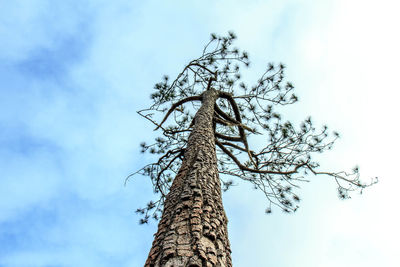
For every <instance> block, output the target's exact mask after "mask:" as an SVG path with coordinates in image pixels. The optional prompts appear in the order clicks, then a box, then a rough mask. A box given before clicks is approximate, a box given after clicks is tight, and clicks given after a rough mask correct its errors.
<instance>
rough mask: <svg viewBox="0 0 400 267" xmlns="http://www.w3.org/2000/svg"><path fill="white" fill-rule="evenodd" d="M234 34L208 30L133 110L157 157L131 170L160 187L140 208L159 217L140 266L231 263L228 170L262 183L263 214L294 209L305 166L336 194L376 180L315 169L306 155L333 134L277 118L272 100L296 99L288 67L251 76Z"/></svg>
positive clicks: (147, 148) (146, 147)
mask: <svg viewBox="0 0 400 267" xmlns="http://www.w3.org/2000/svg"><path fill="white" fill-rule="evenodd" d="M235 39H236V36H235V34H234V33H232V32H230V33H229V34H228V36H225V37H221V36H217V35H215V34H212V35H211V40H210V41H209V42H208V44H207V45H206V46H205V47H204V50H203V52H202V54H201V56H200V57H199V58H197V59H194V60H192V61H190V62H189V63H188V64H187V65H186V66H185V67H184V68H183V70H182V71H181V72H180V73H179V74H178V75H177V77H176V78H175V79H174V80H170V79H169V77H168V76H164V78H163V80H162V81H161V82H159V83H157V84H156V85H155V90H156V91H155V93H153V94H152V95H151V98H152V100H153V101H154V103H153V105H152V106H151V107H150V108H148V109H145V110H141V111H139V112H138V113H139V114H140V115H141V116H143V117H144V118H146V119H147V120H149V121H150V122H151V123H153V124H154V125H155V126H156V128H155V130H161V132H162V136H160V137H158V138H156V139H155V142H154V143H152V144H146V143H142V144H141V148H142V152H143V153H144V152H149V153H151V154H157V155H159V156H158V160H157V161H156V162H154V163H151V164H148V165H146V166H144V167H143V168H141V169H140V170H139V171H138V172H136V173H134V174H142V175H145V176H149V177H150V180H151V182H152V184H153V188H154V193H156V195H157V196H158V198H157V200H154V201H150V202H149V203H148V204H147V206H146V207H144V208H140V209H138V210H137V212H138V213H139V214H141V215H142V218H141V220H140V223H147V222H148V220H149V218H150V217H153V218H154V219H159V218H161V221H160V223H159V226H158V232H157V233H156V235H155V239H154V242H153V246H152V249H151V251H150V253H149V257H148V259H147V261H146V264H145V266H154V267H155V266H175V267H177V266H192V267H194V266H199V267H200V266H201V267H204V266H232V265H231V258H230V248H229V241H228V236H227V219H226V216H225V212H224V210H223V206H222V200H221V183H222V189H223V190H228V189H229V187H230V186H231V185H233V183H234V182H233V180H225V179H226V177H232V178H239V179H242V180H245V181H248V182H250V183H252V184H253V185H254V188H256V189H259V190H261V191H262V192H263V193H264V194H265V197H266V199H267V201H268V205H267V208H266V212H267V213H270V212H271V210H272V207H273V206H276V207H278V208H280V209H282V210H283V211H285V212H294V211H296V210H297V209H298V207H299V206H298V203H299V201H300V197H299V195H298V192H297V191H298V188H299V184H300V183H302V182H304V181H307V180H306V179H307V178H306V177H308V176H309V175H310V174H312V175H327V176H330V177H332V178H333V179H334V180H335V181H336V183H337V186H338V193H339V197H340V198H343V199H345V198H349V194H348V193H349V192H350V191H355V190H359V191H362V190H363V189H364V188H365V187H367V186H369V185H371V184H373V183H375V182H376V181H375V180H374V181H372V182H371V183H369V184H366V183H362V182H361V181H360V178H359V172H358V168H357V167H356V168H354V169H353V170H352V171H350V172H344V171H340V172H331V171H322V170H320V169H319V163H318V162H317V161H316V160H314V158H313V156H314V155H315V154H316V153H322V152H324V151H326V150H329V149H331V148H332V145H333V144H334V142H335V141H336V140H337V138H338V137H339V134H338V133H336V132H333V133H332V134H330V133H328V127H327V126H323V127H322V128H321V129H319V130H317V129H316V128H315V127H314V125H313V123H312V120H311V118H307V119H305V120H304V121H303V122H302V123H301V124H300V126H299V127H295V126H294V125H293V123H291V122H289V121H284V120H283V119H282V116H281V115H280V114H279V113H278V112H277V111H276V110H275V109H274V107H275V106H285V105H290V104H293V103H295V102H296V101H297V100H298V98H297V96H296V95H295V94H294V93H293V90H294V86H293V85H292V84H291V83H290V82H287V81H285V77H284V71H285V66H284V65H283V64H279V65H274V64H269V65H268V67H267V69H266V71H265V72H264V73H263V74H262V75H261V77H260V78H259V79H258V81H257V83H256V84H255V85H252V86H250V85H248V84H247V83H245V82H243V81H242V76H241V72H240V70H241V67H243V66H244V67H249V65H250V61H249V57H248V54H247V53H246V52H244V51H241V50H239V49H238V48H235V47H234V46H233V42H234V40H235ZM157 114H162V116H163V117H162V119H161V118H160V119H157ZM256 135H261V136H263V137H264V138H265V139H266V140H265V141H266V142H265V144H264V146H261V147H257V146H254V145H253V144H252V143H256V144H258V143H259V142H249V139H250V138H252V136H256ZM134 174H132V175H134ZM219 174H221V179H220V177H219ZM128 178H129V177H128Z"/></svg>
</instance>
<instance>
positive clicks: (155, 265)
mask: <svg viewBox="0 0 400 267" xmlns="http://www.w3.org/2000/svg"><path fill="white" fill-rule="evenodd" d="M216 99H217V92H216V91H215V90H214V89H209V90H207V91H205V92H204V93H203V98H202V106H201V107H200V109H199V110H198V112H197V113H196V115H195V118H194V120H195V125H194V127H193V130H192V132H191V133H190V136H189V140H188V144H187V147H186V151H185V154H184V160H183V162H182V166H181V168H180V170H179V172H178V174H177V176H176V177H175V179H174V181H173V183H172V186H171V189H170V192H169V193H168V194H167V196H166V200H165V203H164V210H163V215H162V218H161V220H160V222H159V225H158V231H157V233H156V234H155V238H154V241H153V245H152V248H151V250H150V253H149V256H148V258H147V261H146V263H145V267H231V266H232V262H231V256H230V252H231V250H230V245H229V240H228V232H227V223H228V220H227V217H226V215H225V211H224V208H223V205H222V198H221V182H220V180H219V175H218V168H217V157H216V152H215V136H214V129H213V121H212V119H213V114H214V104H215V101H216Z"/></svg>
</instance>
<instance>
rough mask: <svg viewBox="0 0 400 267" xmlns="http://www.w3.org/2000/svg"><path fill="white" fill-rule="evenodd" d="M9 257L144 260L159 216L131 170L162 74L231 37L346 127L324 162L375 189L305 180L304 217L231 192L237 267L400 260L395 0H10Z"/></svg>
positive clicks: (321, 114) (1, 160) (0, 54)
mask: <svg viewBox="0 0 400 267" xmlns="http://www.w3.org/2000/svg"><path fill="white" fill-rule="evenodd" d="M0 7H1V8H0V129H1V131H0V170H1V174H0V266H2V267H3V266H4V267H11V266H21V267H22V266H38V267H39V266H40V267H41V266H48V267H50V266H132V267H137V266H143V263H144V261H145V259H146V257H147V253H148V251H149V249H150V246H151V242H152V237H153V233H154V232H155V231H156V224H155V223H152V224H150V225H146V226H139V225H138V223H137V221H138V217H137V216H136V215H135V214H134V210H135V209H136V208H137V207H138V206H141V205H143V204H144V203H146V201H147V200H148V199H149V194H151V188H150V183H149V182H148V181H146V180H145V178H143V177H135V178H134V179H132V180H131V181H130V182H129V183H128V185H127V186H126V187H124V179H125V177H126V176H127V175H128V174H130V173H131V172H133V171H135V170H136V169H138V168H139V167H140V166H142V165H143V164H145V163H146V162H149V161H151V160H152V159H151V158H150V157H149V156H143V155H142V154H140V153H139V150H140V149H139V143H140V142H142V141H150V140H151V138H152V136H154V133H153V131H152V126H151V125H149V124H148V123H147V122H146V121H144V120H142V119H141V118H140V117H139V116H138V115H137V114H136V111H137V110H140V109H142V108H144V107H147V106H148V105H149V104H150V99H149V95H150V93H151V92H152V88H153V85H154V83H156V82H158V81H159V79H160V78H161V77H162V75H163V74H169V75H170V76H174V75H175V74H176V73H177V72H179V71H180V68H182V67H183V66H184V64H185V63H186V62H188V61H189V60H191V59H192V58H194V57H196V56H197V55H199V53H200V52H201V49H202V47H203V45H204V44H205V42H206V41H207V40H208V38H209V34H210V33H211V32H216V33H220V34H224V33H226V32H227V31H228V30H234V31H235V32H236V33H237V35H238V37H239V39H238V41H237V44H238V46H239V47H241V48H243V49H245V50H247V51H248V52H249V54H250V58H251V60H252V66H253V68H252V69H251V71H249V72H248V73H245V74H246V75H247V77H248V79H249V80H255V79H256V78H257V75H259V74H260V73H262V70H263V68H265V67H266V65H267V63H268V62H270V61H273V62H284V63H285V64H286V65H287V67H288V68H287V76H288V78H289V79H290V80H291V81H293V83H294V84H295V86H296V88H297V93H298V95H299V96H300V102H299V103H298V104H296V105H293V107H289V108H287V111H286V112H285V114H286V117H287V118H290V119H293V120H295V121H296V120H300V119H302V118H303V117H306V116H307V115H312V116H313V118H314V120H315V121H316V122H317V123H320V124H321V125H322V124H325V123H326V124H328V125H329V126H330V127H331V129H335V130H338V131H339V132H340V133H341V134H342V136H343V137H342V138H341V139H340V140H339V142H338V143H337V146H336V149H335V150H334V151H332V152H329V153H327V154H326V155H323V156H322V157H321V161H322V166H323V167H324V168H326V169H329V170H342V169H350V168H352V167H353V166H354V165H355V164H358V165H359V166H360V167H361V174H362V176H363V177H364V178H365V180H366V181H368V180H369V179H370V178H371V177H375V176H379V177H380V178H381V180H380V183H379V184H378V185H376V186H374V187H373V188H370V189H368V190H366V191H365V193H364V194H363V195H362V196H358V195H355V196H354V197H353V199H351V200H348V201H340V200H338V199H337V197H336V192H335V185H334V183H333V182H332V181H330V180H329V177H310V178H313V179H312V180H313V182H312V183H310V184H306V185H304V186H303V188H302V189H303V191H302V199H303V203H302V207H301V209H300V210H299V211H298V212H297V213H296V214H294V215H287V214H282V213H281V212H279V211H278V210H276V211H275V212H274V213H273V214H272V215H268V216H267V215H265V214H264V209H265V206H266V204H267V202H266V201H265V199H264V198H263V197H262V194H261V193H259V192H257V191H253V190H252V189H251V186H250V185H247V184H245V183H240V184H239V186H236V187H234V188H233V189H232V190H231V191H229V192H227V193H226V194H225V195H224V205H225V208H226V212H227V215H228V217H229V235H230V240H231V245H232V250H233V253H232V257H233V263H234V266H236V267H245V266H274V267H291V266H299V267H301V266H307V267H320V266H324V267H331V266H332V267H333V266H344V267H350V266H351V267H354V266H363V267H369V266H376V265H377V264H379V265H381V266H388V267H391V266H399V265H400V261H399V259H398V256H397V254H398V252H397V249H396V248H397V247H398V246H396V243H395V242H396V241H398V240H399V239H400V231H399V228H398V225H400V220H399V218H398V216H397V214H396V211H397V210H398V206H397V205H396V203H398V199H397V198H396V195H397V194H398V193H397V188H398V187H399V186H400V182H399V181H400V179H399V178H400V177H398V176H399V174H398V171H397V169H396V167H397V165H398V164H397V161H396V155H397V151H398V150H399V148H400V147H399V144H398V142H397V141H396V140H397V139H396V137H397V136H398V131H399V126H398V125H397V121H398V114H399V108H398V99H399V96H400V94H399V85H398V84H396V82H397V77H398V73H397V70H398V62H399V60H400V55H399V51H398V47H400V41H399V37H398V36H397V35H396V33H397V31H398V29H397V25H398V24H399V19H398V15H397V14H396V10H398V8H399V6H398V4H396V3H395V2H394V1H389V0H384V1H379V2H378V1H344V0H337V1H333V0H332V1H329V0H326V1H307V0H305V1H300V0H297V1H296V0H293V1H275V0H271V1H256V0H254V1H222V0H221V1H190V2H189V1H177V0H176V1H123V0H116V1H112V2H110V1H101V0H98V1H94V0H91V1H89V0H88V1H50V0H48V1H45V0H31V1H22V0H21V1H17V0H16V1H0Z"/></svg>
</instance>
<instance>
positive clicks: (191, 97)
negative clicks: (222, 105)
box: [154, 95, 202, 131]
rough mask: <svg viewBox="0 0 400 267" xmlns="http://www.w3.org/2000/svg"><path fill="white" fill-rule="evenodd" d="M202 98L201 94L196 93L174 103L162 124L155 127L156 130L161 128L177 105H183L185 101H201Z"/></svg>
mask: <svg viewBox="0 0 400 267" xmlns="http://www.w3.org/2000/svg"><path fill="white" fill-rule="evenodd" d="M201 99H202V97H201V96H199V95H196V96H189V97H187V98H185V99H182V100H180V101H178V102H176V103H175V104H173V105H172V106H171V108H170V109H169V110H168V112H167V114H165V116H164V119H163V120H162V121H161V123H160V125H158V126H157V127H156V128H155V129H154V131H156V130H158V129H159V128H161V125H162V124H163V123H164V122H165V121H166V120H167V118H168V117H169V115H171V113H172V112H173V111H174V110H175V109H176V108H177V107H179V106H180V105H182V104H184V103H186V102H189V101H195V100H198V101H201Z"/></svg>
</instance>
